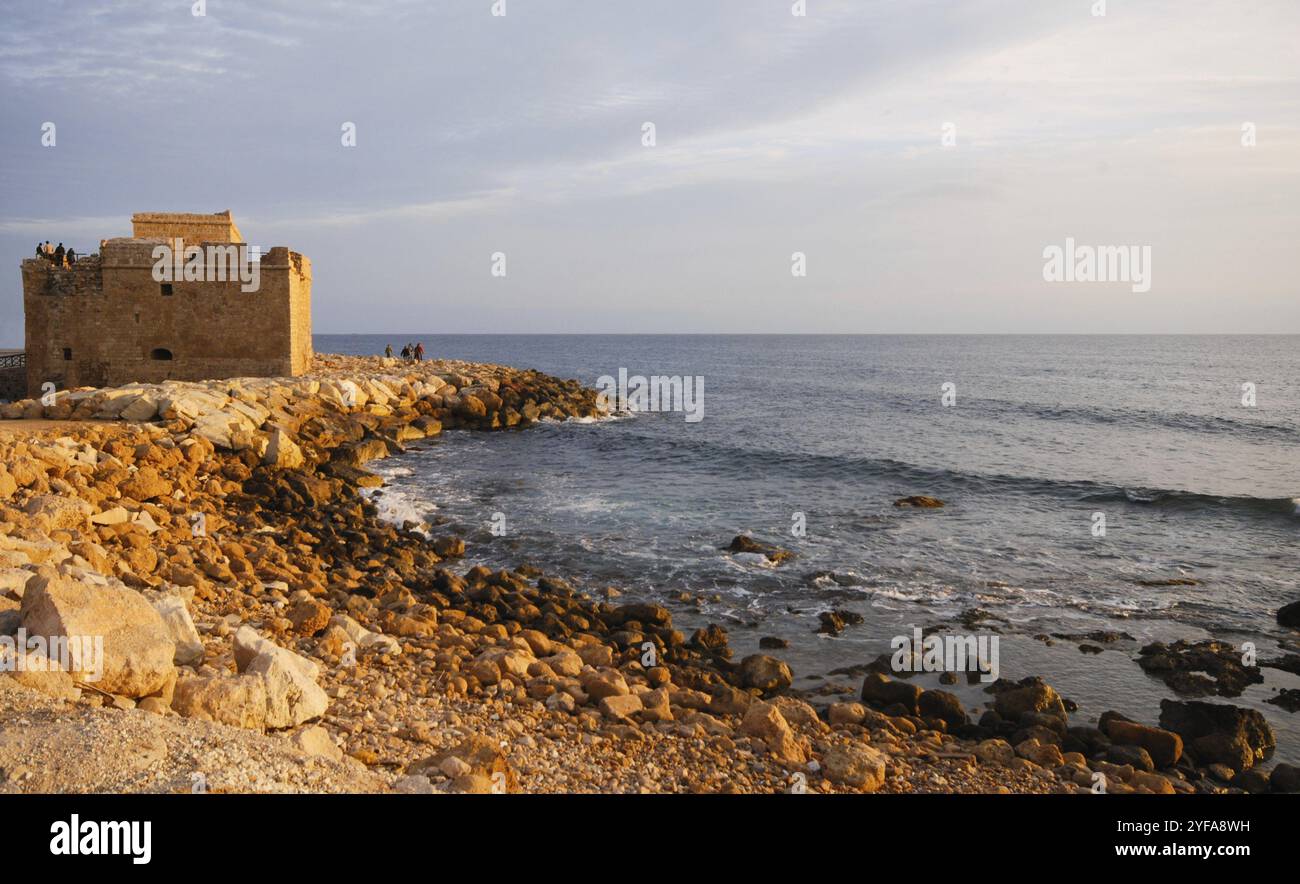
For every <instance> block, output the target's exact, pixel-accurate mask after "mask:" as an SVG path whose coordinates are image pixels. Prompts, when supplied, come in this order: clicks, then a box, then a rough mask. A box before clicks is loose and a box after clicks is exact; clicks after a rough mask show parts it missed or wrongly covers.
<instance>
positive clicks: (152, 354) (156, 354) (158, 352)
mask: <svg viewBox="0 0 1300 884" xmlns="http://www.w3.org/2000/svg"><path fill="white" fill-rule="evenodd" d="M149 358H150V359H171V358H172V351H171V350H168V349H166V348H164V347H158V348H156V349H154V350H150V351H149Z"/></svg>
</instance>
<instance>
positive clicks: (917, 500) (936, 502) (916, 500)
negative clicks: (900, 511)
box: [894, 494, 944, 509]
mask: <svg viewBox="0 0 1300 884" xmlns="http://www.w3.org/2000/svg"><path fill="white" fill-rule="evenodd" d="M894 506H897V507H918V508H920V509H939V508H940V507H942V506H944V502H943V501H942V500H940V499H939V498H937V497H926V496H925V495H923V494H914V495H912V496H911V497H900V498H898V500H896V501H894Z"/></svg>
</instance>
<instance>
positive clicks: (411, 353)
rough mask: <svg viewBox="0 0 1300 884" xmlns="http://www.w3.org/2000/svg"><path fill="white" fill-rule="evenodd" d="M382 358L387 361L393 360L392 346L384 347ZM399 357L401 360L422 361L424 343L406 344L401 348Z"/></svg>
mask: <svg viewBox="0 0 1300 884" xmlns="http://www.w3.org/2000/svg"><path fill="white" fill-rule="evenodd" d="M384 356H385V357H387V358H388V359H392V358H393V345H392V344H388V345H386V346H385V347H384ZM401 356H402V358H403V359H414V360H415V361H416V362H422V361H424V343H423V342H421V343H418V344H407V345H405V346H404V347H402V353H401Z"/></svg>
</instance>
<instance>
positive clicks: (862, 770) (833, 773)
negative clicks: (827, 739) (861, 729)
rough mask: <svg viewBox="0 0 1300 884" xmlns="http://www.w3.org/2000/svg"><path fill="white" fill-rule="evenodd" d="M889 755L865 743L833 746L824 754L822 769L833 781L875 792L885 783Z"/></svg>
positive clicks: (827, 777)
mask: <svg viewBox="0 0 1300 884" xmlns="http://www.w3.org/2000/svg"><path fill="white" fill-rule="evenodd" d="M887 761H888V759H887V757H886V756H885V754H884V753H883V752H880V751H879V750H877V749H873V748H872V747H870V746H867V745H865V744H863V743H849V744H847V745H842V746H832V747H831V748H830V749H828V750H826V753H825V754H824V755H823V756H822V770H823V771H825V773H826V779H828V780H830V781H831V782H832V783H840V784H842V785H846V786H853V787H854V788H856V789H859V790H861V791H863V792H874V791H876V790H877V789H879V788H880V787H881V786H883V785H884V784H885V771H886V767H887Z"/></svg>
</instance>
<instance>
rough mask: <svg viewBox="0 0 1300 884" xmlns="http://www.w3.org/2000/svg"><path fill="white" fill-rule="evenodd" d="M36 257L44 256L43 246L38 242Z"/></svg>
mask: <svg viewBox="0 0 1300 884" xmlns="http://www.w3.org/2000/svg"><path fill="white" fill-rule="evenodd" d="M36 257H38V258H44V257H45V246H43V245H41V244H40V243H37V244H36Z"/></svg>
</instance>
